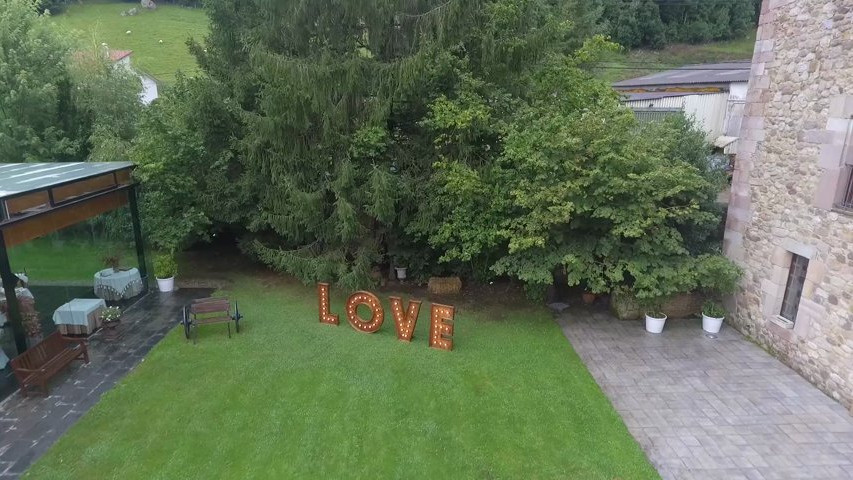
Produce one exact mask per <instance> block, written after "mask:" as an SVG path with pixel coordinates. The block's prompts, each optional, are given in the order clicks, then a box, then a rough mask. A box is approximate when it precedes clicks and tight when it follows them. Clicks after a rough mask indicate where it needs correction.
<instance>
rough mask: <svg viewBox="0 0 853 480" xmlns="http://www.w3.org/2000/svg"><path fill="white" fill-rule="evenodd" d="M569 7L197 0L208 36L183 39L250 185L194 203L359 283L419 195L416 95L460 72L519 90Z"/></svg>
mask: <svg viewBox="0 0 853 480" xmlns="http://www.w3.org/2000/svg"><path fill="white" fill-rule="evenodd" d="M574 6H575V4H574V3H573V2H564V1H548V0H478V1H465V2H462V1H459V0H450V1H448V0H396V1H388V0H366V1H357V2H353V1H343V0H325V1H317V0H290V1H277V2H270V1H263V0H247V1H239V2H235V1H233V0H211V1H210V2H208V5H207V7H208V10H209V13H210V17H211V34H210V36H209V37H208V39H207V41H206V42H205V44H204V45H194V46H193V50H194V52H195V53H196V55H197V56H198V58H199V61H200V64H201V65H202V68H203V69H204V71H205V73H206V75H207V77H208V78H207V80H205V81H209V82H213V83H215V84H216V85H218V87H216V88H224V89H225V90H226V91H227V98H226V99H225V102H226V103H227V104H229V105H231V106H232V107H233V108H234V110H235V111H237V112H238V120H237V121H236V122H233V123H232V124H231V128H230V129H229V130H228V132H227V133H226V135H227V136H228V137H229V138H230V140H231V142H232V143H231V145H230V149H231V151H232V152H233V153H234V155H233V158H234V160H233V162H234V163H235V167H234V169H233V170H232V171H231V172H232V174H234V176H235V181H236V182H237V183H238V184H239V187H240V189H241V191H244V192H250V193H249V194H248V195H246V196H245V198H243V199H242V200H241V202H240V203H232V204H231V205H230V206H228V207H226V208H218V209H217V210H216V211H209V212H207V214H208V215H209V216H210V217H211V218H213V220H214V221H215V220H217V219H218V218H221V217H223V216H226V217H229V218H230V219H234V218H240V217H242V220H241V222H240V223H241V224H242V225H243V226H245V228H246V230H247V233H248V235H247V236H246V238H247V239H248V240H247V241H246V242H244V247H245V248H246V249H247V250H248V251H250V252H251V253H253V254H255V255H257V256H258V257H259V258H261V259H262V260H263V261H264V262H266V263H268V264H270V265H272V266H274V267H275V268H278V269H280V270H283V271H286V272H289V273H291V274H295V275H297V276H299V277H300V278H302V279H303V280H306V281H312V280H319V279H324V280H333V281H336V282H338V283H340V284H342V285H344V286H350V287H354V286H359V285H364V284H367V283H369V282H370V281H371V274H372V270H373V268H374V267H375V266H376V265H378V264H381V263H383V262H387V261H390V259H389V253H393V251H394V250H395V249H400V248H402V247H401V244H402V243H404V242H403V241H402V240H401V237H403V236H404V235H403V231H404V230H405V228H406V226H407V224H408V223H409V222H410V221H411V219H412V218H413V217H414V215H415V213H416V211H417V210H418V208H419V199H422V198H423V197H424V196H425V192H424V191H422V187H423V185H424V184H423V182H424V181H425V180H427V179H428V178H429V177H430V175H431V170H432V163H433V162H434V161H435V160H436V158H437V157H436V156H435V150H434V149H433V148H432V145H433V141H434V139H433V137H432V136H431V134H430V133H429V132H428V131H427V130H425V129H424V127H423V126H422V125H421V123H420V120H421V118H422V117H423V116H424V115H425V113H426V111H427V109H428V105H429V104H430V103H431V102H433V101H435V100H436V99H438V98H440V97H442V96H446V95H455V92H457V90H458V88H459V85H461V84H463V83H465V82H469V81H475V82H485V81H487V82H489V84H491V85H496V86H497V87H496V88H498V89H500V90H501V91H502V92H504V93H505V94H506V95H512V94H513V93H515V92H520V91H523V89H524V86H523V84H521V83H520V82H519V79H520V78H523V76H524V75H525V73H526V72H528V71H529V69H530V68H531V66H533V65H536V64H537V63H538V62H540V61H541V60H542V59H543V58H545V57H546V56H548V55H550V54H554V53H557V52H565V51H569V50H571V49H573V48H575V47H577V46H578V45H579V44H580V40H579V39H580V38H582V36H585V35H586V34H588V33H589V32H590V31H591V29H592V20H593V19H592V17H591V16H589V15H576V16H575V15H572V12H574V11H576V10H575V9H574ZM571 18H574V21H570V19H571ZM482 79H487V80H482ZM161 108H165V107H161ZM210 121H211V122H214V121H217V120H216V119H210ZM168 198H169V196H166V197H165V198H164V199H163V201H164V202H166V201H168ZM409 247H410V248H414V247H413V246H411V245H409Z"/></svg>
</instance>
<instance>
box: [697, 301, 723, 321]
mask: <svg viewBox="0 0 853 480" xmlns="http://www.w3.org/2000/svg"><path fill="white" fill-rule="evenodd" d="M702 314H703V315H705V316H708V317H711V318H725V316H726V309H725V308H723V306H722V305H720V304H719V303H717V302H715V301H713V300H708V301H706V302H705V304H704V305H702Z"/></svg>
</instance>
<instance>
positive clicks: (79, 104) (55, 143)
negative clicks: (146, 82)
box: [0, 0, 140, 162]
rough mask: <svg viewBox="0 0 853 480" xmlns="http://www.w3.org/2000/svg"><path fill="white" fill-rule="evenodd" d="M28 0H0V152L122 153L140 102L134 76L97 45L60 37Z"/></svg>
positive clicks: (42, 157)
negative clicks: (84, 44)
mask: <svg viewBox="0 0 853 480" xmlns="http://www.w3.org/2000/svg"><path fill="white" fill-rule="evenodd" d="M37 6H38V4H37V3H35V2H33V1H30V0H9V1H7V2H3V3H2V4H0V91H2V92H4V94H3V95H2V96H0V158H2V161H4V162H24V161H27V162H29V161H42V162H51V161H62V160H65V161H72V160H73V161H81V160H87V159H90V157H91V159H92V160H98V159H101V160H103V159H109V160H118V159H122V157H123V153H122V152H123V151H125V150H126V149H127V145H128V142H129V140H130V139H131V138H133V136H134V134H135V131H134V125H135V123H136V119H137V117H138V114H139V111H140V106H139V99H138V97H137V93H138V91H139V89H140V83H139V79H138V78H136V77H135V76H134V75H132V74H130V73H129V72H126V71H124V70H121V69H117V68H113V66H112V65H111V64H110V62H109V61H108V60H107V58H106V52H105V51H104V50H103V49H102V48H101V47H93V48H90V49H86V48H82V47H81V46H80V45H77V44H75V43H73V42H69V41H68V39H67V38H64V37H62V36H61V35H60V34H59V33H58V32H57V31H56V29H55V28H54V27H53V26H52V25H51V24H49V23H48V18H47V17H46V16H44V15H40V14H39V13H38V11H37Z"/></svg>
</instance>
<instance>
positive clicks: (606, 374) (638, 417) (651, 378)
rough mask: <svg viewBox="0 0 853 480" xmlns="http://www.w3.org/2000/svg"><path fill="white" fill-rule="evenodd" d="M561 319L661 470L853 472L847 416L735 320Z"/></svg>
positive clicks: (744, 475)
mask: <svg viewBox="0 0 853 480" xmlns="http://www.w3.org/2000/svg"><path fill="white" fill-rule="evenodd" d="M557 321H558V323H559V324H560V326H561V327H562V329H563V333H564V334H565V336H566V337H567V338H568V339H569V341H570V342H571V343H572V345H573V346H574V348H575V350H576V351H577V352H578V355H580V357H581V358H582V359H583V360H584V362H585V363H586V365H587V367H589V371H590V372H591V373H592V375H593V376H594V377H595V379H596V380H597V381H598V384H599V385H600V386H601V388H602V390H604V392H605V393H606V394H607V396H608V397H609V398H610V400H611V402H613V405H614V407H615V408H616V409H617V410H618V412H619V413H620V414H621V415H622V418H624V420H625V424H626V425H627V426H628V429H629V430H630V431H631V433H632V434H633V435H634V438H636V439H637V441H638V442H639V443H640V445H641V446H642V447H643V449H644V450H645V451H646V453H647V455H648V456H649V459H650V460H651V462H652V464H653V465H654V466H655V467H656V468H657V469H658V471H659V472H660V473H661V476H662V477H663V478H664V479H679V480H681V479H727V480H734V479H752V480H776V479H780V480H792V479H813V480H817V479H851V478H853V416H851V415H850V413H848V412H847V410H845V409H844V408H843V407H842V406H841V405H839V404H838V403H836V402H835V401H833V400H832V399H830V398H829V397H827V396H826V395H824V394H823V393H822V392H820V391H819V390H818V389H817V388H815V387H814V386H812V385H811V384H810V383H808V382H807V381H806V380H805V379H803V378H802V377H800V376H799V375H798V374H797V373H796V372H794V371H793V370H791V369H790V368H788V367H787V366H785V365H784V364H782V363H781V362H779V361H778V360H777V359H775V358H773V357H772V356H770V355H769V354H768V353H767V352H765V351H764V350H762V349H761V348H759V347H758V346H756V345H754V344H753V343H751V342H749V341H748V340H747V339H746V338H744V337H743V336H742V335H741V334H740V333H738V332H737V331H735V330H734V329H732V328H730V327H728V326H723V330H722V331H721V332H720V335H719V336H718V337H717V338H709V337H708V336H706V335H705V334H704V332H702V322H701V320H699V319H690V320H669V321H667V324H666V328H665V330H664V332H663V333H662V334H660V335H654V334H649V333H646V332H645V330H644V328H643V324H642V322H640V321H619V320H616V319H615V318H613V317H611V316H610V315H608V314H606V313H604V312H593V311H583V310H574V309H573V310H570V311H567V312H564V313H563V314H562V315H561V316H559V317H558V319H557Z"/></svg>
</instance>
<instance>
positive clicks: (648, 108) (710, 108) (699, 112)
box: [613, 61, 751, 155]
mask: <svg viewBox="0 0 853 480" xmlns="http://www.w3.org/2000/svg"><path fill="white" fill-rule="evenodd" d="M750 66H751V62H749V61H743V62H727V63H714V64H704V65H687V66H684V67H680V68H676V69H673V70H667V71H665V72H659V73H654V74H651V75H646V76H643V77H638V78H632V79H630V80H623V81H621V82H616V83H614V84H613V88H614V89H616V90H617V91H618V92H620V93H622V94H623V96H624V97H623V98H624V100H623V102H624V104H625V105H627V106H629V107H630V108H631V109H632V110H634V112H635V114H636V115H637V117H638V118H640V119H641V120H650V119H655V118H663V117H665V116H667V115H672V114H685V115H687V116H688V117H691V118H693V119H694V120H695V121H696V123H697V124H698V125H699V126H700V127H701V128H702V130H704V131H705V134H706V139H707V141H708V142H709V143H711V144H712V145H714V146H715V147H717V148H720V149H722V151H723V153H726V154H729V155H734V154H735V153H736V152H737V140H738V135H739V132H740V126H741V120H742V119H743V109H744V105H745V104H746V92H747V84H748V81H749V71H750Z"/></svg>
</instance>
